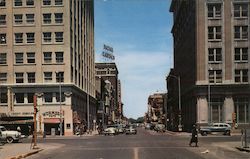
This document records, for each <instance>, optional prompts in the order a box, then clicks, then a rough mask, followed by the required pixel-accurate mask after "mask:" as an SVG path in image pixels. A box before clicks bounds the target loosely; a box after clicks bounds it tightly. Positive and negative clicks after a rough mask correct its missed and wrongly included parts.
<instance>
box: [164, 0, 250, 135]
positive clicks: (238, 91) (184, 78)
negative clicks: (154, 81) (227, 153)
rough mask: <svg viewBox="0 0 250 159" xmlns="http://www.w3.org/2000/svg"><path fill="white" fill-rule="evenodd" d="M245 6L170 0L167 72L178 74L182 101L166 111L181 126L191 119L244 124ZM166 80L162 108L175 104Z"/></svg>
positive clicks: (247, 111)
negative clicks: (171, 42) (170, 38)
mask: <svg viewBox="0 0 250 159" xmlns="http://www.w3.org/2000/svg"><path fill="white" fill-rule="evenodd" d="M249 8H250V1H249V0H188V1H186V0H172V4H171V7H170V12H172V13H173V21H174V24H173V28H172V34H173V38H174V68H173V70H172V71H171V72H170V74H169V75H174V76H178V77H180V81H181V82H180V83H181V84H180V85H181V103H182V104H181V112H178V109H175V112H174V110H173V112H172V113H173V115H175V116H176V114H179V113H180V115H181V120H182V121H181V123H182V125H183V126H184V127H183V128H184V129H185V130H188V129H190V126H191V125H192V124H194V123H198V124H200V125H207V124H209V123H213V122H225V123H230V124H232V125H233V126H234V125H235V124H236V123H237V124H238V125H239V126H249V122H250V105H249V101H250V98H249V97H250V89H249V75H250V72H249V66H250V65H249V64H250V63H249V62H250V61H249V46H250V42H249V30H250V27H249V24H250V22H249V17H250V16H249V15H250V13H249V10H250V9H249ZM167 79H168V80H167V81H168V87H172V88H170V89H174V91H172V93H171V92H169V94H168V100H170V101H169V102H168V107H169V106H170V107H172V108H174V107H175V108H176V107H178V96H176V92H178V89H177V88H178V87H177V86H176V85H177V83H176V79H174V78H171V77H168V78H167ZM171 81H172V84H171V85H170V83H171ZM173 81H175V82H173ZM174 92H175V93H174ZM234 113H235V114H236V118H235V119H234V118H232V116H233V115H234Z"/></svg>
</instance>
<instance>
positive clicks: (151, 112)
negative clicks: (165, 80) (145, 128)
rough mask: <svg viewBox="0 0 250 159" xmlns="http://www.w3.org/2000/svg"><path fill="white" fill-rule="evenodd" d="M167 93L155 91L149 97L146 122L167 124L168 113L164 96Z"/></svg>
mask: <svg viewBox="0 0 250 159" xmlns="http://www.w3.org/2000/svg"><path fill="white" fill-rule="evenodd" d="M165 94H166V93H154V94H153V95H150V96H149V97H148V111H147V113H146V119H145V120H146V122H147V123H152V124H165V122H166V114H165V108H164V98H165Z"/></svg>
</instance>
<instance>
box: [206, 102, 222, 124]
mask: <svg viewBox="0 0 250 159" xmlns="http://www.w3.org/2000/svg"><path fill="white" fill-rule="evenodd" d="M222 107H223V99H222V98H211V103H210V107H209V108H208V109H209V121H210V123H216V122H223V109H222Z"/></svg>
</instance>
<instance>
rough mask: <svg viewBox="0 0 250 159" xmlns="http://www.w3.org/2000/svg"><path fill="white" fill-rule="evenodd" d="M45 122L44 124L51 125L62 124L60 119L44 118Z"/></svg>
mask: <svg viewBox="0 0 250 159" xmlns="http://www.w3.org/2000/svg"><path fill="white" fill-rule="evenodd" d="M43 122H44V123H50V124H59V123H60V118H44V119H43Z"/></svg>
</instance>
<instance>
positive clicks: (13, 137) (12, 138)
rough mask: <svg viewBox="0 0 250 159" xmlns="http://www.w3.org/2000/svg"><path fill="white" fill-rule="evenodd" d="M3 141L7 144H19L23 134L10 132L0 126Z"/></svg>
mask: <svg viewBox="0 0 250 159" xmlns="http://www.w3.org/2000/svg"><path fill="white" fill-rule="evenodd" d="M0 134H1V139H2V140H5V141H6V142H7V143H12V142H18V141H19V140H20V139H21V133H20V132H18V131H9V130H7V129H6V128H5V127H4V126H0Z"/></svg>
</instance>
